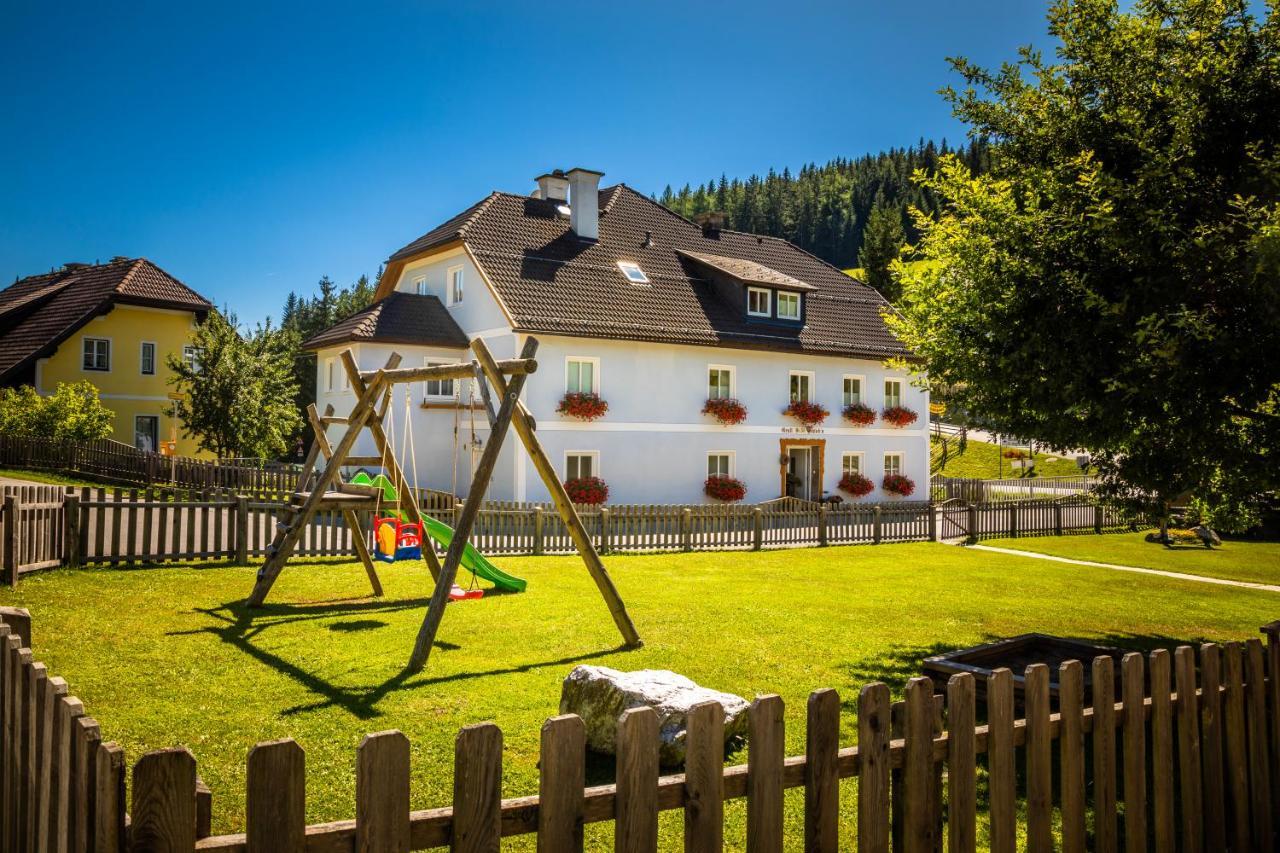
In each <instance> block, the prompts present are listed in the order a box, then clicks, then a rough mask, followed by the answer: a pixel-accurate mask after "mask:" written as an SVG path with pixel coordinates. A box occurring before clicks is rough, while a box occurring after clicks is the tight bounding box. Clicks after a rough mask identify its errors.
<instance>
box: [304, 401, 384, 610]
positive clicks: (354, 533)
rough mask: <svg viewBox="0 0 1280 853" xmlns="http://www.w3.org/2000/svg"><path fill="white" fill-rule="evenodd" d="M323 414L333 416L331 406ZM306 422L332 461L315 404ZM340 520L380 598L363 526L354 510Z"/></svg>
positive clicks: (312, 404)
mask: <svg viewBox="0 0 1280 853" xmlns="http://www.w3.org/2000/svg"><path fill="white" fill-rule="evenodd" d="M325 414H326V415H331V414H333V406H332V405H329V406H326V407H325ZM307 420H309V421H310V422H311V429H312V430H313V431H314V432H315V434H316V447H318V448H319V449H320V453H321V455H323V456H324V458H325V460H326V461H328V460H332V459H333V447H332V446H331V445H330V444H329V436H328V435H326V434H325V431H324V423H323V422H322V420H321V418H320V415H319V413H318V412H316V404H315V403H311V404H310V405H308V406H307ZM348 458H350V457H348ZM342 519H343V521H345V522H346V523H347V529H348V530H350V531H351V542H352V544H353V545H355V549H356V554H357V555H358V556H359V557H360V563H361V564H362V565H363V566H364V573H365V574H366V575H368V576H369V585H370V586H371V587H373V594H374V595H375V596H378V597H379V598H381V597H382V581H381V580H380V579H379V578H378V570H377V569H376V568H374V565H373V559H372V558H371V557H370V556H369V544H368V543H367V542H365V539H364V537H365V533H364V528H363V526H361V524H360V517H359V516H358V515H356V511H355V510H353V509H344V510H343V511H342Z"/></svg>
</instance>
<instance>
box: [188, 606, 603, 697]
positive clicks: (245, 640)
mask: <svg viewBox="0 0 1280 853" xmlns="http://www.w3.org/2000/svg"><path fill="white" fill-rule="evenodd" d="M428 601H429V599H427V598H411V599H403V600H400V601H395V602H387V601H380V600H376V599H364V600H347V599H343V600H338V601H326V602H317V603H315V604H304V605H298V604H269V605H266V606H264V607H260V608H252V609H251V608H249V607H247V606H246V605H245V604H244V602H242V601H236V602H232V603H228V604H224V605H222V606H220V607H208V608H205V607H197V608H194V612H197V613H202V614H204V615H205V616H208V617H210V618H212V619H214V620H216V624H214V625H210V626H208V627H204V628H195V629H192V630H189V631H172V632H170V636H181V635H191V634H212V635H213V636H215V637H217V638H218V639H220V640H221V641H222V642H224V643H228V644H230V645H232V646H234V647H235V648H237V649H239V650H240V651H242V652H244V653H245V654H247V655H249V656H250V657H252V658H253V659H254V660H256V661H258V662H259V663H262V664H264V665H266V666H269V667H271V668H272V669H274V670H276V671H277V672H279V673H280V674H282V675H284V676H285V677H287V678H290V679H292V680H293V681H295V682H296V683H298V684H299V685H301V686H302V687H304V688H306V689H307V690H309V691H311V692H312V693H314V694H316V695H317V697H319V698H318V700H317V701H315V702H312V703H308V704H304V705H296V706H294V707H292V708H286V709H284V710H283V711H281V712H280V714H281V716H292V715H295V714H302V713H306V712H308V711H316V710H320V709H323V708H330V707H338V708H342V709H343V710H345V711H347V712H348V713H349V714H351V715H353V716H355V717H357V718H358V719H361V720H369V719H373V718H376V717H380V716H382V712H381V711H380V710H378V707H377V706H378V703H379V702H381V701H382V700H383V699H384V698H386V697H387V696H389V695H391V694H393V693H396V692H399V691H408V690H417V689H420V688H424V687H430V686H432V685H437V684H445V683H449V682H454V681H467V680H471V679H477V678H487V677H490V676H500V675H514V674H518V673H525V672H531V671H534V670H538V669H542V668H544V667H557V666H565V665H567V664H576V663H580V662H582V661H587V660H593V659H595V658H601V657H606V656H608V655H612V654H615V653H617V652H619V651H626V649H627V647H626V646H625V645H619V646H616V647H612V648H608V649H598V650H596V651H592V652H584V653H582V654H579V655H570V656H566V657H561V658H556V659H554V660H541V661H530V662H526V663H522V664H516V665H513V666H509V667H500V668H495V669H488V670H478V671H473V672H457V673H453V674H451V675H442V676H430V675H427V674H425V673H415V672H411V671H409V670H408V669H407V668H406V669H403V670H401V671H400V672H398V673H397V674H396V675H394V676H392V677H391V678H388V679H387V680H386V681H384V682H382V683H381V684H374V685H370V686H368V687H356V688H348V687H341V686H339V685H336V684H333V683H332V682H330V681H327V680H325V679H324V678H322V677H320V676H319V675H316V674H315V673H312V672H308V671H307V670H305V669H303V668H302V667H300V666H298V665H297V664H295V663H293V662H291V661H288V660H286V659H284V658H282V657H280V656H279V655H277V654H275V653H273V652H269V651H267V650H266V649H263V648H261V647H260V646H259V645H257V644H256V643H255V642H254V641H255V639H256V638H257V637H258V636H260V635H261V634H263V633H264V632H265V631H268V630H270V629H271V628H273V627H277V626H280V625H290V624H294V623H296V622H306V621H314V620H318V619H325V618H328V617H330V616H333V615H334V614H353V615H354V614H372V613H393V612H397V611H401V610H425V608H426V606H427V603H428ZM387 624H388V623H385V622H382V621H381V620H377V619H353V620H350V621H348V622H335V623H334V624H333V625H331V626H330V630H334V631H340V632H359V631H368V630H375V629H377V628H380V627H384V626H386V625H387ZM432 648H433V649H438V650H441V651H458V650H459V649H461V646H458V645H456V644H454V643H449V642H445V641H442V640H437V641H436V642H435V643H434V644H433V646H432ZM405 655H406V657H407V656H408V650H407V649H406V651H405Z"/></svg>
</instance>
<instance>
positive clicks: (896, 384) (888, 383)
mask: <svg viewBox="0 0 1280 853" xmlns="http://www.w3.org/2000/svg"><path fill="white" fill-rule="evenodd" d="M901 405H902V380H901V379H886V380H885V381H884V407H885V408H886V409H891V408H893V407H894V406H901Z"/></svg>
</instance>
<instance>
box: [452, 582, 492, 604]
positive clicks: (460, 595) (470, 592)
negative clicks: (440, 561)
mask: <svg viewBox="0 0 1280 853" xmlns="http://www.w3.org/2000/svg"><path fill="white" fill-rule="evenodd" d="M472 598H484V590H483V589H463V588H462V587H460V586H458V585H457V584H456V583H455V584H454V585H453V589H451V590H449V600H450V601H468V600H470V599H472Z"/></svg>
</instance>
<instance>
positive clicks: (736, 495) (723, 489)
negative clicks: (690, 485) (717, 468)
mask: <svg viewBox="0 0 1280 853" xmlns="http://www.w3.org/2000/svg"><path fill="white" fill-rule="evenodd" d="M703 491H705V492H706V493H707V495H708V497H713V498H715V499H716V500H718V501H740V500H742V499H743V498H745V497H746V496H747V484H746V483H744V482H742V481H741V480H736V479H734V478H733V477H708V478H707V482H706V484H705V485H704V486H703Z"/></svg>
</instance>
